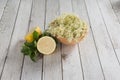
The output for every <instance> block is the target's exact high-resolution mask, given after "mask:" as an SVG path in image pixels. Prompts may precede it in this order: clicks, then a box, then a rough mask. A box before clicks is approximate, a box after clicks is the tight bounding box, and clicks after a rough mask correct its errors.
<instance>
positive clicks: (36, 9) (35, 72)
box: [21, 0, 45, 80]
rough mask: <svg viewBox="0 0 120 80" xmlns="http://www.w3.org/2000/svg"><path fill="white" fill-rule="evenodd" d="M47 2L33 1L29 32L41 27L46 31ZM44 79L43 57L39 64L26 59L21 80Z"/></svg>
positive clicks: (43, 0)
mask: <svg viewBox="0 0 120 80" xmlns="http://www.w3.org/2000/svg"><path fill="white" fill-rule="evenodd" d="M44 16H45V0H33V5H32V9H31V15H30V16H29V20H28V21H29V24H28V27H30V28H29V30H30V29H31V28H34V27H36V26H40V28H41V29H42V30H44ZM41 79H42V57H41V58H40V60H39V61H38V62H37V63H34V62H33V61H31V60H30V58H29V57H28V56H26V57H25V59H24V65H23V73H22V78H21V80H41Z"/></svg>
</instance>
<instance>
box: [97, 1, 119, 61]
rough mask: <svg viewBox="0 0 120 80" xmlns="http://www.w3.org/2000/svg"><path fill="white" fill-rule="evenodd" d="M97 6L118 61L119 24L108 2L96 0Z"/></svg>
mask: <svg viewBox="0 0 120 80" xmlns="http://www.w3.org/2000/svg"><path fill="white" fill-rule="evenodd" d="M98 5H99V7H100V10H101V13H102V15H103V19H104V21H105V24H106V28H107V30H108V33H109V37H110V38H111V42H112V45H113V47H114V50H115V52H116V54H117V57H118V59H119V61H120V37H119V33H120V23H119V21H118V18H117V16H116V14H115V13H114V10H113V9H112V6H111V4H110V2H109V0H98Z"/></svg>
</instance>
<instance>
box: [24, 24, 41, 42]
mask: <svg viewBox="0 0 120 80" xmlns="http://www.w3.org/2000/svg"><path fill="white" fill-rule="evenodd" d="M34 31H36V32H37V33H38V34H39V35H41V34H42V31H41V29H40V28H39V26H37V27H35V28H34V29H33V30H31V31H30V32H29V33H28V34H27V35H26V36H25V40H26V41H27V42H29V43H30V42H32V41H33V32H34Z"/></svg>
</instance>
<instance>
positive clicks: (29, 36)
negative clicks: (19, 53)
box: [25, 33, 33, 43]
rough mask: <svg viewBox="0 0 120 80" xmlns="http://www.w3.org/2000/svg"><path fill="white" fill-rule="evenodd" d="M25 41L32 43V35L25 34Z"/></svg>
mask: <svg viewBox="0 0 120 80" xmlns="http://www.w3.org/2000/svg"><path fill="white" fill-rule="evenodd" d="M25 40H26V41H27V42H29V43H30V42H32V41H33V34H32V33H29V34H27V35H26V36H25Z"/></svg>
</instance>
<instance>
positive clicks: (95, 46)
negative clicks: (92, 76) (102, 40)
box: [84, 0, 105, 80]
mask: <svg viewBox="0 0 120 80" xmlns="http://www.w3.org/2000/svg"><path fill="white" fill-rule="evenodd" d="M84 3H85V8H86V10H87V15H88V9H87V4H86V1H85V0H84ZM88 20H89V24H90V29H91V32H92V36H93V40H94V44H95V48H96V51H97V56H98V60H99V63H100V67H101V70H102V74H103V78H104V80H105V73H104V71H103V67H102V63H101V60H100V56H99V53H98V48H97V45H96V41H95V36H94V34H93V30H92V28H91V22H90V17H89V15H88Z"/></svg>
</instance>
